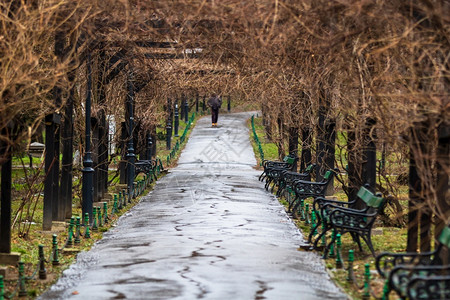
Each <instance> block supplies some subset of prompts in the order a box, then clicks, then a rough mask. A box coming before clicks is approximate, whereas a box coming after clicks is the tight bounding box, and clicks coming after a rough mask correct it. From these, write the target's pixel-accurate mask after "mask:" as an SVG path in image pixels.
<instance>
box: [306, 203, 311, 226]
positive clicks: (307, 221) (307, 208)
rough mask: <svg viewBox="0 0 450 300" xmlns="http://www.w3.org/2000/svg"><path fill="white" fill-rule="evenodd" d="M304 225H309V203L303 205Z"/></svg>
mask: <svg viewBox="0 0 450 300" xmlns="http://www.w3.org/2000/svg"><path fill="white" fill-rule="evenodd" d="M305 219H306V220H305V224H310V223H311V221H310V218H309V203H306V205H305Z"/></svg>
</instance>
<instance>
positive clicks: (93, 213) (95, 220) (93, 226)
mask: <svg viewBox="0 0 450 300" xmlns="http://www.w3.org/2000/svg"><path fill="white" fill-rule="evenodd" d="M92 219H93V220H94V222H93V223H92V231H97V230H98V226H97V207H94V208H93V209H92Z"/></svg>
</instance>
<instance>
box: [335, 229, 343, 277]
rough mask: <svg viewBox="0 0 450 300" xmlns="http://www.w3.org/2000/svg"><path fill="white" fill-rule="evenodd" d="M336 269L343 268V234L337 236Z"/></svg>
mask: <svg viewBox="0 0 450 300" xmlns="http://www.w3.org/2000/svg"><path fill="white" fill-rule="evenodd" d="M336 239H337V241H336V268H338V269H339V268H342V259H341V246H342V241H341V234H340V233H338V234H337V235H336Z"/></svg>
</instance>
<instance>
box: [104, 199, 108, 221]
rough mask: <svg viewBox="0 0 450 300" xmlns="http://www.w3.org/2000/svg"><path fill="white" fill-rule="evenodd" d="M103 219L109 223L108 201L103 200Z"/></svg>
mask: <svg viewBox="0 0 450 300" xmlns="http://www.w3.org/2000/svg"><path fill="white" fill-rule="evenodd" d="M103 219H104V222H105V224H108V203H106V202H103Z"/></svg>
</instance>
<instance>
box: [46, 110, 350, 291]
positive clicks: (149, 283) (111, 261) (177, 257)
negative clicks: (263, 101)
mask: <svg viewBox="0 0 450 300" xmlns="http://www.w3.org/2000/svg"><path fill="white" fill-rule="evenodd" d="M249 117H250V114H249V113H240V114H229V115H221V116H220V119H219V124H220V127H219V128H210V127H209V126H210V124H209V119H208V118H203V119H201V120H199V121H198V123H197V125H196V127H195V128H194V130H193V132H192V135H191V137H190V139H189V142H188V143H187V145H186V148H185V150H184V151H183V153H182V155H181V157H180V160H179V165H178V166H177V167H176V168H175V169H173V170H171V171H170V172H169V174H168V175H166V176H165V177H164V178H162V179H161V180H160V181H158V183H157V184H156V186H155V189H154V191H152V192H151V193H149V194H148V195H147V196H146V197H144V198H143V199H142V201H141V202H140V203H139V204H138V205H137V206H135V207H134V208H133V209H132V210H131V211H130V212H129V213H127V214H126V215H124V216H123V217H121V218H120V220H119V222H118V224H117V226H116V227H115V228H114V229H111V230H110V231H109V232H107V233H105V235H104V238H103V239H102V240H101V241H99V242H98V243H96V245H95V246H94V247H93V248H92V249H91V250H90V251H89V252H85V253H81V254H80V255H79V256H78V259H77V262H76V263H75V264H73V265H72V266H71V267H70V268H69V269H68V270H66V271H65V272H64V275H63V276H62V277H61V278H60V280H59V281H58V282H57V283H56V284H55V285H54V286H53V287H52V288H51V290H49V291H48V292H47V293H45V294H44V295H43V296H42V299H67V298H73V299H200V298H205V299H233V298H234V299H346V296H345V295H344V294H342V293H341V292H340V290H339V289H338V288H337V287H336V286H335V285H334V284H333V283H332V282H331V281H330V279H329V276H328V274H327V273H326V271H325V268H324V266H323V263H322V261H321V260H320V258H319V256H318V255H317V254H315V253H309V252H300V251H298V250H297V249H298V247H299V246H300V245H301V244H303V243H304V240H303V237H302V235H301V233H300V232H299V231H298V230H297V229H296V227H295V226H294V224H293V223H292V222H291V220H290V219H289V218H288V216H287V215H286V213H285V211H284V208H283V207H282V206H281V205H280V204H279V203H278V201H277V199H276V198H275V197H274V196H272V195H271V194H269V193H267V192H266V191H265V190H264V188H263V184H262V183H260V182H259V181H258V176H259V174H260V172H259V171H256V170H254V169H253V167H252V166H254V165H255V164H256V160H255V157H254V154H253V150H252V148H251V145H250V142H249V131H248V129H247V127H246V123H245V121H246V119H247V118H249ZM74 291H76V292H77V293H78V294H77V295H74V294H73V292H74Z"/></svg>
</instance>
